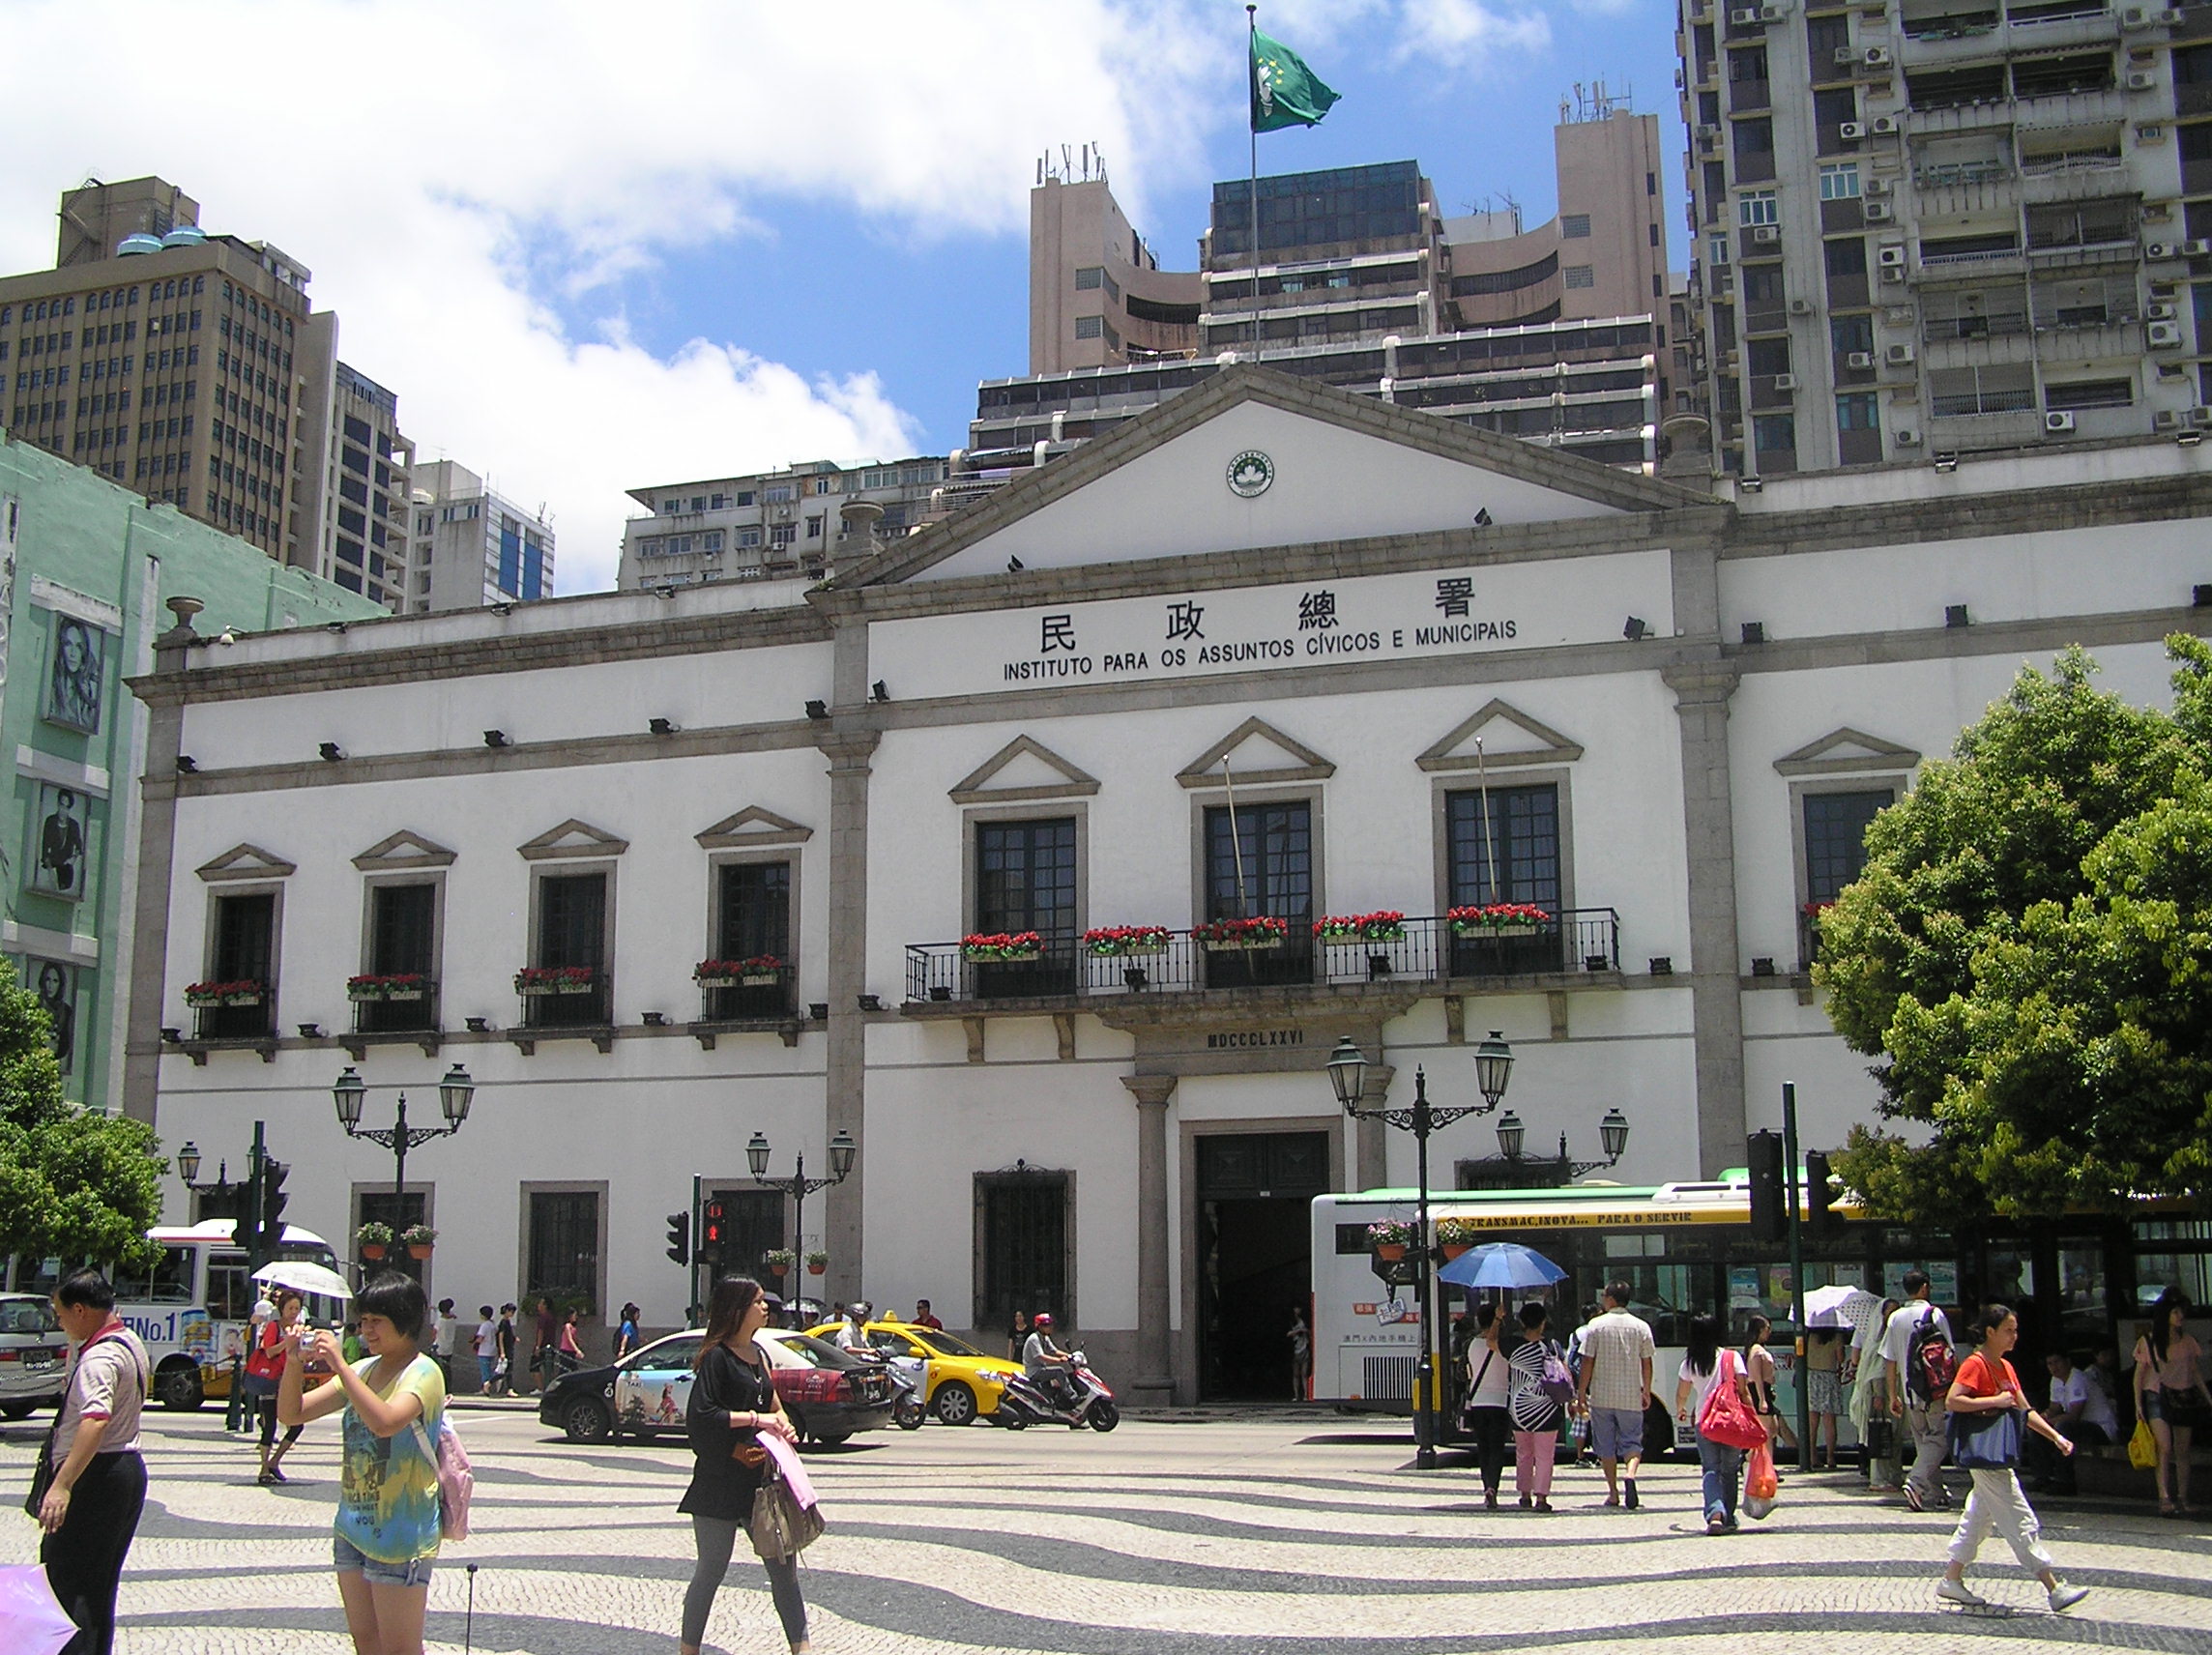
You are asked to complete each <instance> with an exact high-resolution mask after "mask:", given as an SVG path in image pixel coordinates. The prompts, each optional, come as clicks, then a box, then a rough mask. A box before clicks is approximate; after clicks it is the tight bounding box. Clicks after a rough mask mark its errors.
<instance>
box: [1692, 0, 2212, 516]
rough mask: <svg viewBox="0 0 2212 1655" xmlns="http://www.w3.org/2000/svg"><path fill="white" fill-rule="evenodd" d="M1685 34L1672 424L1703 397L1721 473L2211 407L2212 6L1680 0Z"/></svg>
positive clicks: (2007, 440)
mask: <svg viewBox="0 0 2212 1655" xmlns="http://www.w3.org/2000/svg"><path fill="white" fill-rule="evenodd" d="M1677 44H1678V47H1679V49H1680V52H1681V57H1682V76H1681V81H1682V113H1683V118H1684V119H1685V121H1687V122H1688V123H1689V126H1690V130H1691V133H1692V150H1691V155H1690V158H1689V164H1688V179H1689V185H1690V192H1691V197H1692V199H1691V208H1690V213H1691V221H1692V227H1693V233H1694V235H1695V236H1696V238H1697V240H1696V247H1695V254H1696V256H1695V258H1694V260H1693V262H1692V268H1691V282H1690V290H1689V295H1688V301H1689V308H1690V309H1691V311H1692V312H1693V313H1694V314H1695V316H1696V319H1697V325H1698V333H1699V337H1698V338H1697V339H1696V340H1695V341H1693V344H1692V350H1693V352H1694V353H1695V356H1696V359H1697V360H1698V361H1700V362H1701V363H1702V364H1703V370H1702V377H1703V382H1704V383H1703V390H1702V394H1698V393H1693V394H1692V395H1691V396H1690V397H1689V399H1688V401H1687V402H1686V403H1685V404H1684V407H1683V409H1682V410H1680V411H1681V412H1684V413H1697V412H1702V411H1704V410H1707V409H1709V411H1710V416H1711V419H1712V421H1713V425H1714V435H1715V438H1716V445H1717V450H1718V464H1719V466H1720V467H1721V468H1722V469H1724V470H1726V471H1731V472H1743V473H1747V474H1752V475H1758V474H1771V473H1775V472H1782V471H1808V470H1822V469H1826V468H1829V467H1833V466H1838V465H1854V464H1862V463H1870V462H1874V461H1879V460H1885V459H1887V460H1901V459H1910V458H1913V457H1915V456H1919V455H1924V454H1931V453H1933V454H1941V453H1945V452H1954V453H1955V452H1959V451H1963V450H1994V449H2004V448H2012V447H2017V446H2021V445H2030V444H2044V443H2063V442H2068V441H2080V440H2081V439H2083V438H2088V437H2112V436H2122V435H2130V434H2143V433H2149V432H2153V431H2158V430H2178V429H2181V428H2183V427H2185V426H2188V425H2190V424H2192V423H2194V422H2196V421H2202V420H2203V419H2204V418H2205V416H2204V415H2203V414H2201V413H2199V412H2197V409H2198V408H2199V407H2200V405H2202V404H2203V403H2204V402H2205V401H2206V400H2207V398H2206V396H2205V394H2204V392H2205V385H2204V381H2205V379H2206V377H2207V376H2206V367H2207V364H2206V363H2203V362H2202V361H2201V360H2199V359H2200V356H2201V354H2202V352H2201V347H2202V343H2203V341H2200V340H2199V339H2198V338H2197V327H2198V324H2197V302H2196V294H2197V292H2198V291H2200V290H2199V289H2196V288H2193V287H2192V285H2191V281H2192V277H2193V276H2201V275H2204V274H2208V273H2212V262H2208V261H2207V254H2208V253H2212V123H2207V122H2202V121H2199V120H2197V119H2195V118H2196V117H2200V116H2204V115H2208V114H2212V9H2208V8H2205V7H2203V6H2196V7H2191V8H2189V9H2188V10H2186V11H2169V10H2167V9H2166V8H2164V7H2162V6H2159V5H2155V4H2153V5H2114V4H2108V3H2107V0H1886V3H1872V4H1870V3H1866V0H1858V3H1854V4H1851V5H1848V6H1847V5H1840V4H1836V5H1830V4H1819V3H1816V4H1811V5H1807V4H1803V3H1802V0H1772V3H1769V4H1764V5H1743V4H1723V3H1721V0H1682V4H1681V9H1680V13H1679V22H1678V34H1677ZM2192 195H2197V196H2202V197H2206V198H2207V199H2203V200H2191V199H2189V197H2191V196H2192Z"/></svg>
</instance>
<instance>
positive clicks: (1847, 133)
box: [1836, 121, 1866, 143]
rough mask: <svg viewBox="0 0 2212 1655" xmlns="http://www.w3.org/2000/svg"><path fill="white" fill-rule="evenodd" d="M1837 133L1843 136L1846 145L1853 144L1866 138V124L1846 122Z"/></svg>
mask: <svg viewBox="0 0 2212 1655" xmlns="http://www.w3.org/2000/svg"><path fill="white" fill-rule="evenodd" d="M1836 131H1837V132H1838V133H1840V134H1841V135H1842V137H1843V140H1844V141H1845V142H1846V143H1851V142H1854V141H1856V140H1857V139H1859V138H1863V137H1865V136H1866V123H1865V122H1863V121H1846V122H1845V123H1844V124H1843V125H1842V126H1841V127H1838V128H1837V129H1836Z"/></svg>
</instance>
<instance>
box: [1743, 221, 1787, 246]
mask: <svg viewBox="0 0 2212 1655" xmlns="http://www.w3.org/2000/svg"><path fill="white" fill-rule="evenodd" d="M1751 239H1752V241H1753V242H1755V243H1756V244H1758V245H1759V246H1760V247H1767V246H1770V245H1772V244H1773V243H1776V242H1779V241H1780V240H1782V226H1781V225H1779V224H1755V225H1753V226H1752V231H1751Z"/></svg>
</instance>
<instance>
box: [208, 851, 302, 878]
mask: <svg viewBox="0 0 2212 1655" xmlns="http://www.w3.org/2000/svg"><path fill="white" fill-rule="evenodd" d="M195 871H196V872H197V873H198V874H199V876H200V878H202V879H203V880H206V881H207V882H208V883H209V884H210V885H219V884H222V883H224V882H226V881H230V880H278V879H290V878H291V877H292V876H293V875H294V874H295V873H297V872H298V871H299V867H298V864H297V863H293V862H287V861H286V860H285V859H284V858H283V857H279V856H277V855H275V854H274V853H272V852H269V851H264V850H263V849H262V848H261V847H260V846H259V845H235V846H233V847H232V848H231V849H229V850H227V851H225V852H223V854H222V855H221V856H219V857H216V858H215V860H213V861H212V862H202V863H201V864H200V865H199V867H198V869H197V870H195Z"/></svg>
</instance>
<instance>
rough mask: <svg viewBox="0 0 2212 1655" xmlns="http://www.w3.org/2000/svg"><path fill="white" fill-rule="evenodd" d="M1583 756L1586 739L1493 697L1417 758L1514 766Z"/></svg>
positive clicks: (1442, 763) (1422, 762) (1433, 763)
mask: <svg viewBox="0 0 2212 1655" xmlns="http://www.w3.org/2000/svg"><path fill="white" fill-rule="evenodd" d="M1477 743H1479V746H1478V745H1477ZM1582 756H1583V749H1582V745H1581V743H1580V742H1577V741H1571V740H1568V739H1567V738H1566V737H1564V736H1562V735H1560V734H1559V733H1558V731H1557V730H1555V729H1553V728H1552V727H1551V726H1550V725H1549V724H1546V723H1544V722H1542V721H1541V720H1539V719H1535V718H1531V717H1529V716H1528V713H1526V712H1524V711H1521V710H1520V709H1519V708H1518V707H1513V706H1510V705H1508V704H1507V703H1505V702H1502V701H1497V700H1493V701H1490V702H1487V703H1485V704H1484V705H1483V706H1482V707H1481V708H1480V709H1479V710H1478V711H1476V712H1475V713H1474V715H1473V716H1472V717H1470V718H1468V719H1466V720H1464V721H1462V722H1461V723H1459V724H1458V725H1456V726H1454V727H1453V729H1452V730H1451V732H1450V734H1448V735H1446V736H1445V737H1444V738H1443V739H1442V740H1440V741H1438V742H1437V743H1436V745H1434V746H1433V747H1431V748H1429V750H1428V751H1427V752H1425V753H1423V754H1421V756H1420V757H1419V758H1417V759H1415V760H1414V761H1413V762H1414V763H1415V764H1417V765H1418V766H1420V767H1421V769H1425V770H1480V769H1521V768H1526V767H1527V766H1529V765H1565V764H1572V763H1574V761H1575V760H1577V759H1579V758H1581V757H1582Z"/></svg>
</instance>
